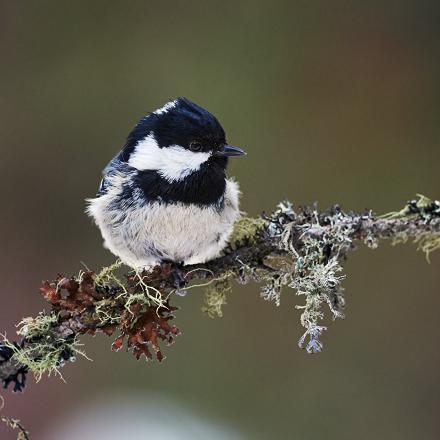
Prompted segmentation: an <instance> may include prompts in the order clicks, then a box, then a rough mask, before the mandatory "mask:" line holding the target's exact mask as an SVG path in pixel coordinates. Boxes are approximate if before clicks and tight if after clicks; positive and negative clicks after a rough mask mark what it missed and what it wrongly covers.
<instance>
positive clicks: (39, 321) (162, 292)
mask: <svg viewBox="0 0 440 440" xmlns="http://www.w3.org/2000/svg"><path fill="white" fill-rule="evenodd" d="M384 239H388V240H391V242H392V243H393V244H397V243H403V242H407V241H408V240H413V241H414V242H415V243H416V244H417V245H418V248H419V249H421V250H422V251H423V252H425V254H426V256H427V257H429V254H430V253H431V252H433V251H434V250H437V249H439V248H440V202H438V201H431V200H429V199H427V198H426V197H423V196H419V198H418V199H416V200H411V201H410V202H408V203H407V205H406V206H405V207H404V208H403V209H402V210H400V211H396V212H392V213H389V214H386V215H384V216H379V217H378V216H376V215H374V214H373V212H371V211H366V212H364V213H354V212H345V211H343V210H342V209H341V208H340V207H339V206H338V205H334V206H332V207H331V208H330V209H328V210H326V211H319V210H318V208H317V206H316V205H313V206H311V207H303V208H299V209H296V210H295V209H294V208H293V206H292V205H291V204H290V203H289V202H284V203H281V204H279V205H278V207H277V209H276V210H275V211H274V212H273V213H272V214H271V215H268V216H267V215H263V216H261V217H258V218H250V217H243V218H242V219H241V220H239V221H238V222H237V223H236V225H235V229H234V233H233V234H232V237H231V240H230V243H229V245H228V246H227V248H226V249H224V252H223V255H222V256H220V257H219V258H217V259H215V260H212V261H210V262H208V263H206V264H200V265H195V266H185V267H181V266H179V265H171V264H169V263H164V264H162V265H161V266H158V267H156V268H154V269H153V270H152V271H150V272H144V273H137V272H132V271H128V272H126V273H124V267H123V266H122V264H121V263H120V262H116V263H115V264H113V265H111V266H109V267H106V268H104V269H102V270H101V271H100V272H98V273H95V272H93V271H91V270H89V269H87V270H82V271H80V272H79V274H78V275H77V276H71V277H63V276H61V275H59V276H58V277H57V278H56V279H55V280H54V281H52V282H49V281H47V282H45V283H44V284H43V286H42V287H41V288H40V293H41V294H42V296H43V297H44V299H45V300H46V301H48V302H49V303H50V304H51V307H52V310H51V311H50V312H49V313H40V314H39V315H38V316H37V317H35V318H25V319H23V320H22V321H21V323H20V324H19V330H18V334H19V336H20V337H21V340H20V341H18V342H10V341H9V340H8V339H6V337H5V338H4V340H3V342H1V343H0V379H1V380H2V383H3V386H4V387H7V386H8V385H9V384H10V383H12V384H13V389H14V391H21V390H22V389H23V387H24V385H25V378H26V374H27V373H28V372H29V371H31V372H33V373H34V374H35V376H36V378H37V379H39V378H40V377H41V375H42V374H44V373H49V374H50V373H57V374H59V372H60V368H61V367H62V366H63V365H64V363H65V362H69V361H74V360H75V359H76V357H77V355H78V354H80V355H84V356H85V353H84V352H83V350H82V348H80V345H79V339H78V338H79V336H80V335H82V334H95V333H97V332H102V333H105V334H107V335H110V336H114V337H115V339H114V340H113V343H112V348H113V349H114V350H119V349H121V348H122V347H123V346H124V344H125V346H126V348H127V350H131V351H132V352H133V354H134V355H135V357H136V358H137V359H140V358H141V357H145V358H146V359H147V360H151V359H153V358H156V359H157V360H158V361H162V360H163V358H164V354H163V352H162V348H161V344H162V343H165V344H166V345H169V344H172V343H173V342H174V341H175V338H176V337H177V336H178V335H179V330H178V329H177V327H176V326H175V325H173V324H172V323H171V322H172V320H173V319H174V313H175V311H176V308H175V307H173V306H172V305H171V303H172V300H173V297H174V295H176V294H177V295H182V294H184V293H185V291H187V290H189V289H192V288H195V287H202V288H204V289H205V297H204V304H203V307H202V309H203V311H204V312H205V313H206V314H207V315H208V316H209V317H221V316H222V314H223V313H224V312H223V308H224V306H225V304H226V302H227V295H229V294H230V291H231V290H232V287H231V281H232V280H235V281H237V282H239V283H248V282H249V281H255V282H257V283H260V284H261V289H260V295H261V296H262V297H263V298H264V299H265V300H268V301H273V302H274V303H275V304H276V305H277V306H279V305H280V304H281V298H282V294H283V292H284V291H285V290H286V288H287V289H289V288H290V289H292V291H293V292H295V293H296V294H297V295H298V296H300V297H301V298H303V301H301V303H300V304H298V305H297V306H296V307H297V309H298V310H299V311H300V322H301V325H302V326H303V327H304V333H303V335H302V336H301V337H300V338H299V341H298V344H299V346H300V347H302V348H305V349H306V351H307V352H309V353H317V352H319V351H321V350H322V347H323V344H322V341H321V335H322V333H323V332H324V331H325V330H326V327H325V326H323V325H321V320H322V318H323V317H324V314H325V310H326V309H328V310H329V312H330V316H331V317H332V318H334V319H336V318H340V317H343V316H344V307H345V297H344V291H343V287H342V282H343V280H344V278H345V276H346V275H345V274H344V273H343V263H344V261H345V259H346V258H347V255H348V253H349V251H351V250H354V249H355V245H356V244H357V243H363V244H365V245H367V246H368V247H370V248H373V249H374V248H376V247H377V246H378V244H379V242H380V241H381V240H384Z"/></svg>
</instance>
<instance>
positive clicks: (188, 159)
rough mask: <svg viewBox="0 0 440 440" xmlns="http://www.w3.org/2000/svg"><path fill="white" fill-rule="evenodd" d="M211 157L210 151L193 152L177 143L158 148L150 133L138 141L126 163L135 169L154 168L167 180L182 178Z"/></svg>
mask: <svg viewBox="0 0 440 440" xmlns="http://www.w3.org/2000/svg"><path fill="white" fill-rule="evenodd" d="M210 157H211V153H202V152H201V153H195V152H193V151H189V150H187V149H185V148H183V147H181V146H179V145H171V146H170V147H166V148H160V147H159V145H158V144H157V142H156V139H154V136H153V135H152V134H150V135H148V136H147V137H146V138H145V139H143V140H142V141H140V142H139V143H138V144H137V145H136V148H135V150H134V152H133V153H132V154H131V156H130V159H129V161H128V164H129V165H130V166H131V167H133V168H136V169H137V170H140V171H143V170H155V171H157V172H158V173H159V174H160V175H161V176H162V177H163V178H165V179H166V180H168V181H169V182H176V181H179V180H182V179H184V178H185V177H186V176H188V175H190V174H191V173H193V172H194V171H197V170H198V169H200V166H201V165H202V164H203V163H204V162H206V161H207V160H208V159H209V158H210Z"/></svg>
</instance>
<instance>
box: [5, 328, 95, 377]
mask: <svg viewBox="0 0 440 440" xmlns="http://www.w3.org/2000/svg"><path fill="white" fill-rule="evenodd" d="M3 344H4V345H6V346H8V347H9V348H11V349H12V350H13V351H14V354H13V356H12V359H15V360H16V361H17V362H18V363H19V364H21V365H23V366H25V367H27V368H28V369H29V371H31V372H32V373H33V374H34V376H35V380H36V381H37V382H39V381H40V380H41V378H42V377H43V375H44V374H47V375H48V376H51V375H52V374H56V375H58V376H59V377H60V378H61V379H62V380H64V378H63V376H62V375H61V372H60V368H61V367H62V366H63V365H64V363H65V360H64V354H65V353H68V360H69V361H71V362H74V361H75V359H76V358H75V356H74V355H77V354H79V355H81V356H83V357H85V358H86V359H89V358H88V357H87V355H86V354H85V353H84V352H83V351H82V350H81V349H80V348H79V347H81V346H82V344H80V343H79V341H78V339H77V338H76V337H73V338H72V339H69V340H68V339H64V338H58V339H54V338H52V337H50V336H49V335H48V336H47V337H45V338H42V339H41V340H40V341H38V342H32V343H29V344H28V345H26V346H25V347H24V348H21V347H17V346H16V345H14V344H12V343H11V342H9V341H8V340H7V339H4V340H3ZM89 360H90V359H89Z"/></svg>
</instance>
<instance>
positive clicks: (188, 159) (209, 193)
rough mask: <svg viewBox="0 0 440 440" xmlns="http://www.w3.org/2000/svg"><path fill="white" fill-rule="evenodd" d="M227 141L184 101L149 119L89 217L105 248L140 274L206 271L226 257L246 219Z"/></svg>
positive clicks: (210, 119) (107, 176)
mask: <svg viewBox="0 0 440 440" xmlns="http://www.w3.org/2000/svg"><path fill="white" fill-rule="evenodd" d="M245 154H246V153H245V151H243V150H242V149H241V148H238V147H235V146H233V145H230V144H228V143H227V141H226V135H225V131H224V130H223V128H222V126H221V125H220V123H219V121H218V120H217V118H216V117H215V116H214V115H213V114H212V113H210V112H209V111H207V110H205V109H204V108H202V107H200V106H199V105H197V104H195V103H194V102H192V101H190V100H189V99H187V98H184V97H179V98H176V99H174V100H172V101H169V102H167V103H166V104H165V105H164V106H163V107H161V108H159V109H157V110H155V111H153V112H151V113H149V114H147V115H146V116H145V117H143V118H142V119H141V120H140V121H139V122H138V123H137V124H136V126H135V127H134V128H133V129H132V131H131V132H130V133H129V135H128V137H127V140H126V142H125V144H124V146H123V148H122V149H121V151H120V152H119V153H118V154H117V155H116V156H115V157H114V158H113V159H112V160H111V161H110V162H109V163H108V165H107V166H106V167H105V169H104V171H103V178H102V181H101V184H100V186H99V190H98V193H97V194H96V197H94V198H91V199H87V208H86V212H87V213H88V215H89V216H91V217H92V219H93V220H94V222H95V223H96V225H97V226H98V228H99V229H100V231H101V234H102V237H103V240H104V247H106V248H108V249H109V250H110V251H111V252H112V253H113V254H114V255H116V256H117V257H118V258H119V259H120V260H121V261H122V263H124V264H126V265H128V266H130V267H132V268H133V269H135V270H136V271H144V270H151V269H152V268H154V267H155V266H158V265H161V264H163V263H175V264H177V265H180V266H186V265H193V264H201V263H205V262H207V261H210V260H212V259H215V258H217V257H218V256H220V255H221V253H222V250H223V249H224V248H225V247H226V246H227V243H228V240H229V238H230V236H231V233H232V231H233V227H234V223H235V222H236V221H237V220H238V219H239V218H240V215H241V213H240V208H239V197H240V190H239V185H238V183H237V182H236V181H235V180H234V179H231V178H228V177H227V175H226V169H227V165H228V160H229V158H230V157H233V156H243V155H245Z"/></svg>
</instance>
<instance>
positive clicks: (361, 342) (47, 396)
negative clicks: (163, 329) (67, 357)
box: [0, 0, 440, 440]
mask: <svg viewBox="0 0 440 440" xmlns="http://www.w3.org/2000/svg"><path fill="white" fill-rule="evenodd" d="M439 22H440V3H439V2H438V1H422V2H421V1H388V2H383V1H368V2H365V1H333V2H328V1H325V0H317V1H310V0H309V1H271V2H259V1H225V0H223V1H189V0H187V1H166V2H152V1H126V2H118V1H79V0H77V1H75V2H68V1H7V0H0V53H1V61H0V62H1V69H0V148H1V156H0V187H1V189H2V196H1V211H0V214H1V215H0V226H1V227H0V243H1V247H2V249H1V253H0V261H1V266H0V267H1V289H0V295H1V308H0V319H1V321H0V322H1V326H0V327H1V330H2V331H3V330H6V331H7V332H8V335H9V336H12V335H13V334H14V324H15V323H17V322H18V321H19V320H20V319H21V318H22V317H23V316H28V315H33V314H36V313H37V312H38V311H39V310H41V309H42V308H43V307H46V308H47V305H46V304H44V302H43V300H42V299H41V298H40V297H39V295H38V293H37V290H38V287H39V285H40V281H41V280H42V279H43V278H44V279H47V278H48V279H52V278H54V277H55V276H56V274H57V273H58V272H62V273H64V274H66V275H70V274H74V273H77V271H78V270H79V269H80V268H81V266H80V261H84V262H86V263H87V265H88V266H89V267H92V268H96V269H98V268H100V267H101V266H102V265H105V264H108V263H109V262H111V261H112V256H111V255H110V254H109V253H108V252H107V251H106V250H104V249H103V248H102V244H101V237H100V234H99V231H98V230H97V229H96V228H95V227H94V226H93V225H92V223H91V221H90V220H89V219H88V218H87V217H86V216H85V214H84V213H83V211H84V198H86V197H89V196H93V195H94V193H95V191H96V189H97V185H98V183H99V180H100V173H101V170H102V168H103V167H104V166H105V164H106V163H107V161H108V160H109V159H110V158H111V157H112V156H113V155H114V154H115V153H116V152H117V151H118V149H119V148H120V147H121V145H122V144H123V142H124V138H125V136H126V135H127V133H128V131H129V130H130V129H131V127H132V126H133V125H134V124H135V123H136V122H137V120H138V119H139V118H140V117H141V116H143V115H144V114H145V113H146V112H148V111H152V110H154V109H155V108H157V107H160V106H162V105H163V104H164V103H165V102H166V101H167V100H168V99H170V98H174V97H176V96H180V95H183V96H187V97H188V98H190V99H192V100H194V101H195V102H197V103H199V104H200V105H202V106H204V107H206V108H208V109H209V110H210V111H212V112H213V113H214V114H215V115H216V116H217V117H218V118H219V120H220V121H221V122H222V124H223V126H224V127H225V129H226V131H227V134H228V138H229V140H230V141H231V142H232V143H234V144H236V145H239V146H242V147H244V148H245V149H246V150H247V151H248V156H247V157H246V158H245V159H243V160H236V161H233V162H232V164H231V168H230V174H231V175H235V176H237V178H238V179H239V181H240V184H241V188H242V190H243V198H242V207H243V209H244V210H245V211H247V212H248V213H249V214H252V215H256V214H258V213H260V212H261V211H263V210H265V211H270V210H271V209H273V208H274V206H275V205H276V204H277V203H278V202H279V201H280V200H282V199H284V198H289V199H290V200H291V201H292V202H294V204H296V205H299V204H308V203H311V202H313V201H315V200H316V201H318V202H319V204H320V206H321V207H327V206H328V205H330V204H331V203H334V202H339V203H341V204H342V206H343V207H345V208H347V209H357V210H362V209H364V208H367V207H368V208H371V209H373V210H375V211H376V212H385V211H390V210H394V209H396V208H400V207H401V206H402V205H403V204H404V203H405V202H406V200H407V199H408V198H411V197H413V196H414V195H415V193H416V192H420V193H423V194H425V195H427V196H431V197H437V198H438V197H440V185H439V163H440V125H439V115H440V82H439V77H440V56H439V55H440V27H439ZM439 264H440V256H439V255H433V256H432V262H431V264H430V265H428V264H427V263H426V261H425V258H424V256H423V254H421V253H420V252H416V251H415V247H414V246H412V245H406V246H399V247H395V248H393V247H391V246H389V244H384V245H382V246H380V247H379V249H377V250H374V251H373V250H370V249H365V248H360V249H359V250H358V251H357V252H356V253H353V254H352V255H351V256H350V259H349V261H348V262H347V264H346V273H347V274H348V278H347V280H346V281H345V282H344V286H345V288H346V295H347V303H348V308H347V317H346V319H345V321H337V322H334V323H331V322H330V323H328V325H329V330H328V332H327V333H326V334H325V336H324V343H325V351H324V352H323V353H322V354H320V355H316V356H310V355H307V354H306V353H305V352H304V351H302V350H300V349H299V348H298V347H297V339H298V337H299V336H300V334H301V331H302V329H301V327H300V325H299V319H298V318H299V315H298V312H297V311H296V310H295V309H294V305H295V304H299V303H301V301H302V298H298V297H295V295H294V294H293V292H289V291H286V292H285V294H284V296H283V298H282V304H281V306H280V307H279V308H276V307H275V305H274V304H272V303H267V302H265V301H263V300H262V299H260V298H259V290H258V286H256V285H248V286H245V287H243V286H238V285H236V286H234V290H233V293H232V294H231V295H230V297H229V301H228V305H227V307H226V308H225V316H224V318H223V319H219V320H210V319H209V318H207V317H205V316H203V315H202V313H201V311H200V306H201V303H202V292H201V291H192V293H191V294H189V295H188V296H186V297H185V298H180V299H178V300H177V302H178V305H179V306H180V307H181V310H180V311H179V312H178V313H177V317H176V323H177V325H178V326H179V328H180V329H181V330H182V331H183V335H182V336H180V337H179V338H178V340H177V342H176V344H175V345H174V346H172V347H170V348H169V349H167V350H166V354H167V359H166V360H165V362H163V363H162V364H160V365H159V364H157V363H150V364H147V363H145V362H143V361H140V362H136V360H135V359H134V358H133V357H132V356H131V355H130V354H126V353H124V352H119V353H113V352H111V351H110V343H111V340H110V339H108V338H107V337H105V336H102V335H100V336H97V337H96V338H83V342H84V343H85V344H86V346H85V348H86V351H87V353H88V355H89V356H90V357H91V358H92V359H93V360H94V361H93V362H89V361H87V360H84V359H80V360H79V361H78V362H77V363H76V364H74V365H69V366H67V367H66V368H65V369H64V370H63V375H64V377H65V378H66V380H67V384H64V383H62V382H61V381H60V380H59V379H58V378H56V377H52V378H50V379H46V378H45V379H43V380H42V381H41V382H40V383H38V384H34V383H33V381H32V380H31V381H30V384H29V387H28V388H27V390H26V391H25V393H24V394H21V395H11V394H10V393H9V392H7V391H4V392H2V394H3V395H4V396H5V397H6V398H7V399H6V408H5V410H4V412H5V413H7V414H9V415H11V416H13V417H18V418H20V419H21V420H22V421H23V423H24V424H25V425H26V427H27V428H28V429H29V430H30V431H31V432H32V434H33V436H32V438H33V439H35V440H47V439H49V438H51V439H52V438H54V439H69V440H76V439H77V438H78V439H79V438H91V439H94V438H104V437H103V435H104V434H97V433H94V431H93V430H94V429H95V427H94V425H93V423H91V426H90V427H89V428H88V429H89V431H87V432H88V434H86V435H85V436H84V434H81V435H82V437H80V434H79V433H78V434H75V432H74V429H75V428H72V426H74V425H78V424H79V425H80V426H82V424H85V423H86V422H84V421H83V422H82V420H84V419H83V418H82V417H83V416H84V417H85V415H84V413H85V414H86V415H87V414H88V416H89V417H90V418H91V419H92V420H93V417H94V415H95V413H97V412H98V411H100V412H101V411H102V417H101V419H100V420H101V422H102V423H103V425H108V427H109V429H110V430H112V429H113V428H111V426H115V425H116V424H118V425H119V426H122V427H123V429H124V432H125V433H126V438H131V439H137V438H139V439H140V438H156V437H157V436H159V435H157V436H156V435H153V434H152V432H153V431H154V430H153V428H152V425H153V424H154V423H156V424H159V426H160V424H162V425H163V426H164V429H165V427H166V428H167V429H175V430H176V431H177V432H178V433H179V432H180V433H181V434H180V435H179V434H177V435H175V436H174V437H173V436H172V434H167V433H165V430H164V431H163V432H162V436H161V438H165V439H171V438H173V439H174V438H176V439H179V438H214V435H213V434H212V435H209V434H204V435H202V434H200V435H199V434H197V435H196V434H193V435H192V437H191V436H189V437H185V436H184V432H186V431H185V430H188V429H189V430H190V429H193V428H194V427H195V426H196V425H198V424H199V423H202V422H203V423H205V422H206V423H212V424H213V426H216V427H218V430H219V432H220V433H223V434H221V435H220V437H219V438H241V439H257V440H258V439H268V438H271V439H285V438H289V439H290V438H292V439H301V440H303V439H305V440H308V439H313V440H314V439H322V438H326V439H329V440H330V439H353V438H356V439H372V438H377V439H385V438H386V439H400V440H404V439H414V438H423V439H437V438H438V436H439V434H440V429H439V428H440V427H439V418H438V414H439V404H440V380H439V377H438V371H439V367H440V354H439V350H438V341H439V337H440V325H439V324H440V320H439V316H438V315H439V307H440V297H439V288H438V287H439ZM131 396H132V397H131ZM94 402H96V403H94ZM87 405H90V406H87ZM106 405H110V406H112V408H113V410H111V409H109V410H108V411H107V410H106V408H107V407H106ZM130 405H132V406H134V407H136V408H138V412H139V413H138V416H136V417H134V419H133V420H131V419H130V422H129V418H127V415H125V416H124V417H122V416H121V417H118V414H124V411H126V412H129V413H130V411H128V409H127V408H130ZM151 408H155V410H154V411H153V410H152V409H151ZM173 408H174V409H173ZM81 411H82V412H81ZM119 411H120V413H119ZM155 411H156V412H155ZM179 411H181V413H180V412H179ZM187 411H189V412H190V413H191V414H192V415H191V417H192V419H191V417H190V418H189V419H188V418H187V419H185V417H186V416H185V414H186V412H187ZM81 414H82V415H81ZM162 416H163V417H164V420H165V421H164V420H162V419H161V417H162ZM167 416H168V419H167V418H166V417H167ZM152 417H153V418H154V419H155V421H151V419H152ZM72 420H74V421H72ZM188 420H192V421H188ZM89 422H90V420H89ZM191 426H192V428H191ZM104 428H105V427H104ZM104 428H103V429H104ZM136 429H138V431H136ZM224 430H226V431H227V432H226V433H225V432H224ZM50 432H51V433H50ZM114 432H116V431H114ZM154 432H155V431H154ZM158 432H161V431H160V430H159V431H158ZM234 436H236V437H234ZM0 438H1V439H10V438H11V439H12V438H15V437H14V436H13V434H12V433H11V432H10V431H7V430H6V429H5V428H4V427H3V426H0ZM108 438H110V435H109V437H108ZM111 438H120V437H117V436H116V434H115V437H111ZM215 438H217V437H215Z"/></svg>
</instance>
